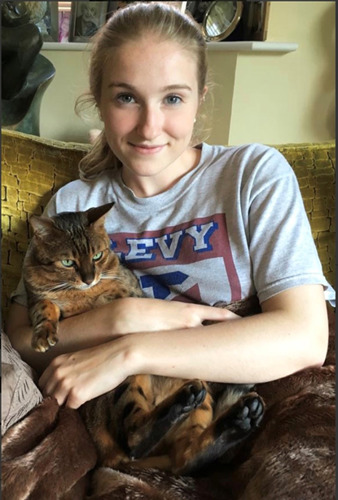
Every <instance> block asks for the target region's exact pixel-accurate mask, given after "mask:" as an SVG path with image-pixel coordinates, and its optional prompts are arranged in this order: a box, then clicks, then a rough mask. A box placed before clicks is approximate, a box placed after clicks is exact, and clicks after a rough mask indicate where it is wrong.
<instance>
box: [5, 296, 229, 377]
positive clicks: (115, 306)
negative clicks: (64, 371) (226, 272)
mask: <svg viewBox="0 0 338 500" xmlns="http://www.w3.org/2000/svg"><path fill="white" fill-rule="evenodd" d="M229 317H234V315H233V314H232V313H230V312H229V311H227V310H222V309H217V308H215V307H209V306H203V305H198V304H185V303H183V302H165V301H163V300H158V299H143V298H142V299H139V298H125V299H116V300H114V301H113V302H111V303H110V304H107V305H105V306H101V307H98V308H95V309H92V310H90V311H88V312H86V313H83V314H78V315H76V316H72V317H70V318H67V319H64V320H62V321H60V324H59V332H58V338H59V341H58V343H57V344H56V346H54V347H53V348H51V349H50V350H49V351H48V352H46V353H38V352H35V351H34V350H33V349H32V347H31V339H32V327H31V326H30V321H29V317H28V310H27V308H26V307H24V306H22V305H19V304H16V303H14V304H12V305H11V307H10V310H9V316H8V321H7V325H6V331H7V334H8V336H9V338H10V340H11V343H12V345H13V347H14V348H15V349H16V350H17V351H18V352H19V353H20V355H21V357H22V359H23V360H24V361H26V362H27V363H28V364H29V365H30V366H32V367H33V368H34V369H35V370H36V371H37V372H38V373H42V371H43V370H44V369H45V368H46V367H47V366H48V364H49V363H50V362H51V361H52V360H53V359H54V358H55V357H56V356H59V355H60V354H64V353H69V352H74V351H79V350H81V349H85V348H89V347H93V346H97V345H100V344H103V343H105V342H108V341H109V340H112V339H113V338H117V337H119V336H121V335H124V334H127V333H134V332H139V331H158V330H169V329H181V328H192V327H195V326H198V325H201V324H202V322H203V321H205V320H212V321H223V320H225V319H226V318H229Z"/></svg>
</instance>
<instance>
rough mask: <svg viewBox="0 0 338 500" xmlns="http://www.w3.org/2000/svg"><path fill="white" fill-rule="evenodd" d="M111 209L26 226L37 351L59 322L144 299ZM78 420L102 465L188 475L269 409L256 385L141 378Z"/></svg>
mask: <svg viewBox="0 0 338 500" xmlns="http://www.w3.org/2000/svg"><path fill="white" fill-rule="evenodd" d="M112 206H113V203H110V204H107V205H103V206H101V207H97V208H91V209H89V210H87V211H85V212H64V213H61V214H59V215H57V216H54V217H51V218H47V217H37V216H33V217H32V218H31V219H30V222H31V225H32V227H33V231H34V235H33V238H32V240H31V243H30V246H29V249H28V251H27V254H26V257H25V261H24V273H23V275H24V282H25V286H26V289H27V294H28V305H29V312H30V318H31V322H32V325H33V338H32V346H33V348H34V349H35V350H37V351H41V352H44V351H46V350H47V349H49V348H50V347H52V346H53V345H55V343H56V342H57V329H58V322H59V320H60V319H61V318H63V317H67V316H71V315H74V314H78V313H81V312H84V311H87V310H89V309H91V308H93V307H97V306H99V305H102V304H106V303H108V302H110V301H112V300H113V299H115V298H118V297H128V296H137V297H142V291H141V289H140V287H139V285H138V281H137V279H136V277H135V276H134V275H133V274H132V272H131V271H129V270H127V269H126V268H124V267H123V266H122V265H121V264H120V261H119V259H118V257H117V255H116V254H115V253H114V252H113V251H112V250H111V249H110V240H109V237H108V235H107V233H106V231H105V229H104V218H105V214H106V213H107V212H108V211H109V210H110V208H111V207H112ZM254 302H255V304H256V305H257V300H256V299H255V300H254ZM251 307H252V304H251V302H248V301H245V302H238V303H235V304H233V305H232V306H230V307H229V308H230V309H231V310H234V311H235V312H236V313H237V314H240V315H246V314H247V312H248V309H249V310H251ZM80 412H81V414H82V416H83V418H84V421H85V423H86V425H87V427H88V430H89V432H90V433H91V435H92V437H93V439H94V442H95V443H96V446H97V449H98V453H99V462H100V463H101V464H102V465H105V466H110V467H117V466H119V465H120V464H122V463H125V462H129V461H131V460H135V459H138V460H137V461H136V462H135V464H136V465H139V466H141V467H147V466H154V467H157V468H161V469H166V470H172V471H174V472H176V473H180V474H181V473H184V474H186V473H188V472H189V473H190V472H192V471H195V470H196V469H198V468H200V467H202V466H204V465H205V464H207V463H209V462H211V461H213V460H215V459H217V458H218V457H220V456H223V455H225V454H227V453H229V455H230V454H231V453H232V452H233V449H234V448H235V447H236V445H238V444H240V443H241V442H243V441H244V440H245V439H246V438H247V436H248V435H249V434H250V433H251V432H252V431H253V430H254V429H255V428H256V427H257V426H258V424H259V422H260V421H261V419H262V416H263V412H264V403H263V401H262V399H261V398H260V396H258V394H257V393H255V392H253V386H252V385H235V384H215V383H208V382H204V381H201V380H181V379H178V378H169V377H159V376H152V375H137V376H133V377H129V378H127V379H126V380H125V381H124V383H122V384H121V385H120V386H118V387H117V388H116V389H115V390H113V391H110V392H108V393H106V394H104V395H102V396H100V397H98V398H95V399H93V400H92V401H89V402H87V403H86V404H84V405H83V406H82V407H81V408H80Z"/></svg>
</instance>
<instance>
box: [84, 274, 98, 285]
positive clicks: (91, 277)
mask: <svg viewBox="0 0 338 500" xmlns="http://www.w3.org/2000/svg"><path fill="white" fill-rule="evenodd" d="M81 279H82V281H83V283H86V285H91V284H92V283H93V281H94V279H95V275H94V273H92V272H88V273H82V274H81Z"/></svg>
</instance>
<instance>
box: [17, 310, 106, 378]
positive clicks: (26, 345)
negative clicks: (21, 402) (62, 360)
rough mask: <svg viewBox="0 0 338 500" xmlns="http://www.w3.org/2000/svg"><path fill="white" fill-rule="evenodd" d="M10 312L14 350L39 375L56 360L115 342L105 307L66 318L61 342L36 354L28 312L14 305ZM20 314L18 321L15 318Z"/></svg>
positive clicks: (61, 322) (61, 327)
mask: <svg viewBox="0 0 338 500" xmlns="http://www.w3.org/2000/svg"><path fill="white" fill-rule="evenodd" d="M12 307H13V309H12V310H11V312H10V316H12V318H11V317H10V318H9V319H10V321H9V322H8V326H7V333H8V336H9V338H10V340H11V343H12V345H13V347H14V348H15V349H16V350H17V351H18V352H19V353H20V355H21V357H22V359H23V360H24V361H26V363H28V364H29V365H30V366H32V368H34V369H35V370H36V371H37V372H38V373H41V372H42V371H43V370H44V369H45V368H46V366H48V364H49V363H50V362H51V361H52V359H54V358H55V357H56V356H59V355H60V354H63V353H66V352H73V351H77V350H80V349H84V348H87V347H91V346H95V345H98V344H102V343H104V342H107V341H108V340H111V339H112V330H111V320H110V319H109V314H108V310H107V307H106V306H103V307H102V308H97V309H93V310H91V311H88V312H86V313H83V314H79V315H78V316H73V317H70V318H66V319H64V320H62V321H60V323H59V329H58V342H57V344H56V345H55V346H54V347H52V348H51V349H49V351H47V352H45V353H41V352H36V351H34V349H33V348H32V346H31V340H32V327H31V326H30V325H29V321H28V315H27V310H26V308H24V307H23V306H20V305H17V304H15V305H14V306H12ZM16 314H17V318H16V319H13V316H14V315H16Z"/></svg>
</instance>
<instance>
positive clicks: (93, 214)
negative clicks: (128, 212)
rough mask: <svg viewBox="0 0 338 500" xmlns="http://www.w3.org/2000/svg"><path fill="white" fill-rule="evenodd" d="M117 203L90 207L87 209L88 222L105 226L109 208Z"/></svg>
mask: <svg viewBox="0 0 338 500" xmlns="http://www.w3.org/2000/svg"><path fill="white" fill-rule="evenodd" d="M114 205H115V203H114V202H111V203H106V204H105V205H101V206H100V207H94V208H89V210H87V211H86V214H87V219H88V224H94V223H95V225H96V226H103V224H104V219H105V215H106V213H107V212H109V210H110V209H111V208H112V207H113V206H114Z"/></svg>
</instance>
